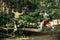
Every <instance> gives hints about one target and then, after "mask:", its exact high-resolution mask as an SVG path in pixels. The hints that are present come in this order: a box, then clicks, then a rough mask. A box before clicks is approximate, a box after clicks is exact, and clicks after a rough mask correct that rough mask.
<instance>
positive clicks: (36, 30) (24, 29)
mask: <svg viewBox="0 0 60 40" xmlns="http://www.w3.org/2000/svg"><path fill="white" fill-rule="evenodd" d="M1 29H3V30H14V28H5V27H2V28H1ZM17 30H23V31H30V32H41V31H40V30H38V29H34V28H19V29H17Z"/></svg>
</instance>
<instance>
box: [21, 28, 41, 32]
mask: <svg viewBox="0 0 60 40" xmlns="http://www.w3.org/2000/svg"><path fill="white" fill-rule="evenodd" d="M21 29H22V30H24V31H31V32H41V31H40V30H38V29H34V28H21Z"/></svg>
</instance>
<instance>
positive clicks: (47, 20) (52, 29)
mask: <svg viewBox="0 0 60 40" xmlns="http://www.w3.org/2000/svg"><path fill="white" fill-rule="evenodd" d="M39 15H40V16H43V20H42V21H41V23H40V25H39V28H38V30H42V26H43V24H45V25H46V26H47V27H51V31H54V27H53V25H51V23H49V19H50V17H49V15H48V14H47V13H46V12H45V11H44V10H41V11H40V13H39Z"/></svg>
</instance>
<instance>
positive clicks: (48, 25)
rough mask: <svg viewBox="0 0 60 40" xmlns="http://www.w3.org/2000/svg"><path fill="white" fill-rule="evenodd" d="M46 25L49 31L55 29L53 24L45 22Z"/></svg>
mask: <svg viewBox="0 0 60 40" xmlns="http://www.w3.org/2000/svg"><path fill="white" fill-rule="evenodd" d="M46 26H47V27H49V28H51V31H54V30H55V28H54V26H53V25H51V24H46Z"/></svg>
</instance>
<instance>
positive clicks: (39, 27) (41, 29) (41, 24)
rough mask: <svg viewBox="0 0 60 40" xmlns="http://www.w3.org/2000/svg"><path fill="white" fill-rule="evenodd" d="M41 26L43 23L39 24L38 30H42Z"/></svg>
mask: <svg viewBox="0 0 60 40" xmlns="http://www.w3.org/2000/svg"><path fill="white" fill-rule="evenodd" d="M43 24H44V22H41V23H40V25H39V28H38V30H42V27H43Z"/></svg>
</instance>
